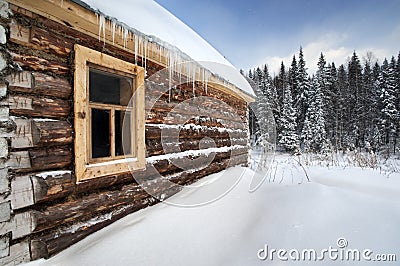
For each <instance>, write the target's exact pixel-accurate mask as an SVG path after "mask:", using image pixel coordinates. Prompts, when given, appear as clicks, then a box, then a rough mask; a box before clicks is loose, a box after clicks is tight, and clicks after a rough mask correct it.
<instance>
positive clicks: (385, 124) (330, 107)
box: [246, 48, 400, 156]
mask: <svg viewBox="0 0 400 266" xmlns="http://www.w3.org/2000/svg"><path fill="white" fill-rule="evenodd" d="M246 76H247V78H248V79H249V80H251V81H252V82H253V84H254V87H255V92H256V94H257V96H258V99H257V101H256V102H255V103H253V106H252V108H251V109H252V110H250V123H249V124H250V132H251V136H252V142H253V144H254V143H259V142H262V141H263V139H264V138H266V136H268V132H269V131H270V129H268V127H270V126H271V124H269V123H266V122H265V121H259V120H265V119H264V118H263V117H264V116H265V114H266V112H267V111H270V112H272V116H273V118H274V120H275V124H276V143H277V149H278V150H281V151H286V152H290V153H295V154H296V153H300V152H301V153H322V154H324V153H329V152H332V151H343V152H346V151H354V150H359V151H361V152H364V151H365V152H373V153H377V154H382V155H386V156H390V155H392V154H395V153H398V152H399V150H400V145H399V144H398V142H399V139H400V53H399V55H398V58H397V60H396V58H395V57H394V56H392V57H391V59H384V60H383V62H382V63H379V62H378V60H377V59H376V58H375V56H374V55H373V54H372V53H370V52H369V53H367V55H366V56H365V57H363V59H362V60H361V59H360V58H359V56H358V55H357V53H356V52H355V51H354V52H353V54H352V56H351V57H350V58H349V59H348V63H347V64H345V65H340V66H338V67H337V66H336V65H335V63H334V62H331V63H328V62H326V60H325V56H324V55H323V54H322V53H321V55H320V58H319V60H318V68H317V70H316V72H315V73H313V74H310V73H308V70H307V65H306V62H305V59H304V54H303V51H302V48H300V51H299V55H298V57H296V56H295V55H294V56H293V60H292V63H291V65H290V67H288V68H286V67H285V65H284V63H283V62H282V63H281V67H280V71H279V74H278V75H277V76H274V77H271V75H270V73H269V69H268V67H267V65H264V66H262V67H258V68H256V69H252V70H249V72H248V73H247V74H246ZM253 110H254V111H255V112H256V113H258V114H260V115H255V112H254V111H253ZM263 114H264V115H263ZM256 120H257V121H256Z"/></svg>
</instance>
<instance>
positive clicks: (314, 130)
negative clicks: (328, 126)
mask: <svg viewBox="0 0 400 266" xmlns="http://www.w3.org/2000/svg"><path fill="white" fill-rule="evenodd" d="M308 99H309V100H308V108H307V112H306V117H305V121H304V127H303V131H302V140H303V144H304V151H305V152H327V151H328V148H329V147H328V141H327V138H326V131H325V117H324V112H323V94H322V91H321V88H320V85H319V82H318V80H317V78H315V77H313V78H312V83H311V86H310V89H309V96H308Z"/></svg>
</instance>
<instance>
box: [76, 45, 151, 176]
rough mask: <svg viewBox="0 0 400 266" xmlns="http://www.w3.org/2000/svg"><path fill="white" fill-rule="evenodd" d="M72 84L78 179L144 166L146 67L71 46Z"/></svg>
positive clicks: (127, 170)
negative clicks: (73, 78) (73, 58)
mask: <svg viewBox="0 0 400 266" xmlns="http://www.w3.org/2000/svg"><path fill="white" fill-rule="evenodd" d="M74 88H75V90H74V104H75V105H74V115H75V132H76V134H75V135H76V137H75V173H76V176H77V182H80V181H84V180H87V179H91V178H96V177H99V176H107V175H114V174H120V173H125V172H129V171H130V170H136V169H137V170H138V169H144V168H145V164H146V163H145V144H144V122H145V114H144V69H143V68H142V67H139V66H136V65H134V64H131V63H128V62H125V61H122V60H120V59H117V58H114V57H112V56H109V55H106V54H103V53H100V52H97V51H94V50H91V49H89V48H86V47H83V46H80V45H75V84H74ZM128 164H129V165H128Z"/></svg>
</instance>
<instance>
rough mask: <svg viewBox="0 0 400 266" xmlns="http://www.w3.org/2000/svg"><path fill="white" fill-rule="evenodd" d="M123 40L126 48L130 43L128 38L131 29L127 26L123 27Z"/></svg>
mask: <svg viewBox="0 0 400 266" xmlns="http://www.w3.org/2000/svg"><path fill="white" fill-rule="evenodd" d="M123 31H124V32H123V34H122V40H123V42H124V48H126V46H127V45H128V38H129V30H128V29H127V28H125V27H124V28H123Z"/></svg>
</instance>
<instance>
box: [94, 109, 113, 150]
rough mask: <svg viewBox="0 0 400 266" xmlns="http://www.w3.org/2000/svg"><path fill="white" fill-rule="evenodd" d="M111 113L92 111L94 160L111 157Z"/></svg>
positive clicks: (98, 110)
mask: <svg viewBox="0 0 400 266" xmlns="http://www.w3.org/2000/svg"><path fill="white" fill-rule="evenodd" d="M110 133H111V130H110V111H108V110H100V109H92V136H91V137H92V158H102V157H109V156H111V153H110V145H111V143H110Z"/></svg>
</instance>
